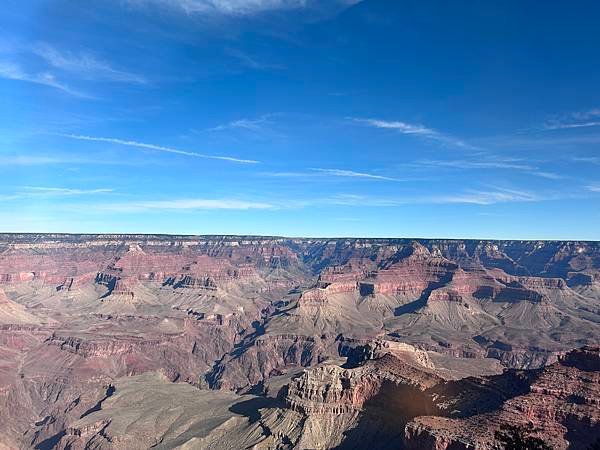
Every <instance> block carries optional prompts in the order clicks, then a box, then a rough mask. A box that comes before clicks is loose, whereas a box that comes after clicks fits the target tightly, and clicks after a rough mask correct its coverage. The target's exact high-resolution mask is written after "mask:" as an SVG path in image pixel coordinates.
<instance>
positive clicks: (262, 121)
mask: <svg viewBox="0 0 600 450" xmlns="http://www.w3.org/2000/svg"><path fill="white" fill-rule="evenodd" d="M272 116H273V114H264V115H262V116H260V117H258V118H256V119H246V118H242V119H236V120H232V121H231V122H228V123H226V124H223V125H217V126H216V127H212V128H209V129H208V130H206V131H228V130H244V131H253V132H261V131H263V130H264V127H265V126H266V125H269V124H271V123H272V121H271V120H270V118H271V117H272Z"/></svg>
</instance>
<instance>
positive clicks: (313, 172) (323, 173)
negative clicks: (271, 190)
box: [259, 168, 406, 181]
mask: <svg viewBox="0 0 600 450" xmlns="http://www.w3.org/2000/svg"><path fill="white" fill-rule="evenodd" d="M308 170H310V172H262V173H260V174H259V175H261V176H265V177H273V178H311V177H312V178H314V177H335V178H337V177H341V178H364V179H367V180H379V181H406V180H404V179H401V178H393V177H386V176H383V175H375V174H371V173H367V172H356V171H354V170H345V169H321V168H309V169H308Z"/></svg>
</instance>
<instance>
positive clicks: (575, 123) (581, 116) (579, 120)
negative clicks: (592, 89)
mask: <svg viewBox="0 0 600 450" xmlns="http://www.w3.org/2000/svg"><path fill="white" fill-rule="evenodd" d="M599 118H600V108H593V109H589V110H586V111H576V112H572V113H569V114H565V115H562V116H559V117H556V118H554V119H551V120H549V121H548V122H546V123H545V124H544V125H543V126H542V129H543V130H568V129H573V128H590V127H598V126H600V120H598V119H599Z"/></svg>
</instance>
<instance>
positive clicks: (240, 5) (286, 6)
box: [126, 0, 361, 16]
mask: <svg viewBox="0 0 600 450" xmlns="http://www.w3.org/2000/svg"><path fill="white" fill-rule="evenodd" d="M126 1H127V2H128V3H129V4H131V5H135V6H140V5H146V4H153V5H158V6H163V7H169V8H171V9H175V10H179V11H182V12H184V13H186V14H222V15H231V16H248V15H254V14H259V13H263V12H269V11H277V10H290V9H292V10H293V9H305V8H308V7H311V6H314V5H317V4H318V3H317V2H316V1H314V0H126ZM360 1H361V0H324V3H329V4H332V5H334V6H340V7H347V6H351V5H353V4H356V3H359V2H360Z"/></svg>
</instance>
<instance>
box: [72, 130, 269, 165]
mask: <svg viewBox="0 0 600 450" xmlns="http://www.w3.org/2000/svg"><path fill="white" fill-rule="evenodd" d="M60 136H63V137H67V138H70V139H77V140H80V141H92V142H105V143H108V144H118V145H125V146H129V147H137V148H144V149H148V150H155V151H158V152H165V153H174V154H176V155H184V156H191V157H195V158H204V159H217V160H222V161H229V162H233V163H239V164H256V163H258V162H259V161H256V160H253V159H240V158H234V157H232V156H215V155H206V154H203V153H196V152H189V151H185V150H178V149H175V148H172V147H164V146H162V145H154V144H146V143H143V142H137V141H130V140H124V139H116V138H107V137H95V136H82V135H76V134H60Z"/></svg>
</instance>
